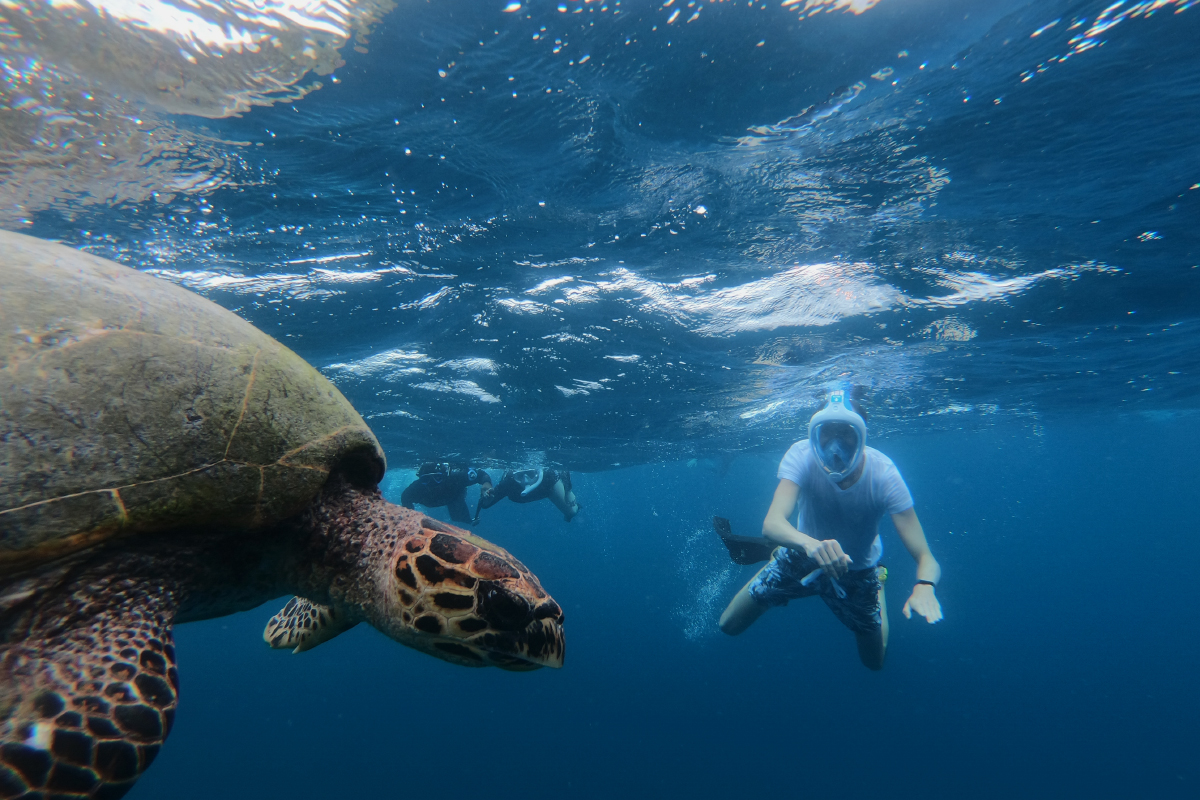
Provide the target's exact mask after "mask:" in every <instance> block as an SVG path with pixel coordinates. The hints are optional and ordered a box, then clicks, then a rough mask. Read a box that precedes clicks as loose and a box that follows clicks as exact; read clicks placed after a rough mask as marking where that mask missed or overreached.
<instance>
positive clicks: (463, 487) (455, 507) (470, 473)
mask: <svg viewBox="0 0 1200 800" xmlns="http://www.w3.org/2000/svg"><path fill="white" fill-rule="evenodd" d="M491 482H492V478H491V476H490V475H488V474H487V473H486V472H484V471H483V470H481V469H471V468H469V467H453V468H449V467H448V466H447V465H445V464H438V465H436V466H434V467H432V468H428V467H422V468H421V472H420V474H419V475H418V476H417V479H416V480H415V481H413V482H412V483H410V484H409V485H408V487H407V488H405V490H404V492H403V494H401V495H400V505H402V506H404V507H405V508H412V507H413V504H414V503H420V504H421V505H423V506H428V507H430V508H436V507H437V506H446V508H447V509H448V510H449V511H450V519H452V520H454V521H455V522H470V521H471V512H470V510H469V509H468V508H467V487H468V486H471V485H472V484H476V483H482V484H491Z"/></svg>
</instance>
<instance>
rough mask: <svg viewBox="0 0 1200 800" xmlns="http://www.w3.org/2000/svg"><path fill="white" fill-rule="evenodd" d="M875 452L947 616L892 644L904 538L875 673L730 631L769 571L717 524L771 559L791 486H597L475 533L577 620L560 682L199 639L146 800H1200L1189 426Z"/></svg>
mask: <svg viewBox="0 0 1200 800" xmlns="http://www.w3.org/2000/svg"><path fill="white" fill-rule="evenodd" d="M1148 439H1149V440H1150V441H1151V442H1156V443H1159V445H1161V443H1162V442H1164V441H1170V442H1172V443H1173V444H1172V445H1171V446H1168V447H1160V448H1159V449H1157V451H1156V452H1158V453H1160V454H1161V456H1162V460H1161V461H1159V462H1158V463H1159V464H1160V465H1161V470H1162V471H1161V474H1151V473H1149V472H1143V471H1140V470H1138V469H1137V468H1136V467H1134V466H1132V464H1131V462H1133V461H1136V460H1137V455H1138V454H1140V453H1144V452H1145V449H1144V448H1145V447H1146V443H1147V440H1148ZM878 446H879V447H880V448H881V449H883V450H884V451H885V452H887V453H889V454H891V456H892V457H893V458H894V459H895V461H896V463H897V465H898V466H899V467H900V469H901V470H902V471H903V472H904V474H905V475H906V477H907V479H908V482H909V485H910V486H911V488H912V491H913V494H914V496H915V498H916V502H917V510H918V513H919V514H920V516H921V518H922V520H923V522H924V524H925V527H926V530H927V531H929V534H930V543H931V546H932V548H933V550H934V552H935V553H936V554H937V556H938V558H939V559H940V560H941V562H942V564H943V566H944V568H945V579H944V582H943V585H942V587H940V588H939V590H938V593H939V595H940V596H941V599H942V602H943V604H944V608H945V611H946V619H945V620H944V621H943V622H941V623H940V624H938V625H937V626H929V625H927V624H926V623H924V622H923V621H916V620H905V619H903V618H902V617H901V616H900V615H899V613H898V612H899V610H900V606H901V604H902V603H903V601H904V598H905V597H906V596H907V590H908V587H909V586H911V584H912V581H913V579H914V568H913V564H912V561H911V559H909V558H908V556H907V555H906V554H905V553H904V551H903V548H902V546H901V545H900V543H899V541H898V540H897V538H896V537H895V535H894V533H892V532H891V531H890V530H887V532H886V533H885V536H884V538H885V554H884V562H885V563H886V564H888V565H889V569H890V585H889V587H888V598H889V603H890V604H891V626H892V627H891V642H890V646H889V654H888V663H887V665H886V668H885V669H884V671H883V672H881V673H871V672H869V671H868V670H866V669H865V668H864V667H862V665H861V664H859V662H858V658H857V655H856V652H855V648H854V640H853V637H852V636H851V635H850V634H849V633H848V632H847V631H846V630H845V629H844V628H842V626H841V625H840V624H839V623H838V622H837V621H836V620H835V619H834V618H833V616H832V615H831V614H830V613H829V612H828V611H827V610H826V608H825V607H824V605H823V604H821V603H820V602H819V601H818V600H816V599H810V600H807V601H799V602H795V603H792V604H791V605H790V606H788V607H787V608H784V609H777V610H773V611H771V612H769V613H768V614H767V615H766V616H765V617H764V618H763V619H762V620H761V621H760V622H759V623H757V624H756V625H755V626H754V627H753V628H752V629H751V630H750V631H748V632H747V633H746V634H744V635H742V636H741V637H738V638H736V639H734V638H729V637H726V636H724V635H722V634H720V633H718V632H717V631H716V627H715V626H716V617H717V615H718V614H719V611H720V609H721V608H722V607H723V606H724V603H725V602H726V600H727V598H728V597H729V596H731V595H732V593H733V592H734V591H735V590H736V589H737V588H738V586H740V585H741V583H742V582H744V581H745V580H747V579H748V578H749V576H750V575H751V574H752V573H753V568H750V567H733V566H732V565H730V563H729V562H728V559H727V557H726V555H725V553H724V549H723V548H722V547H721V545H720V543H719V542H718V541H717V539H716V536H715V535H714V534H713V532H712V528H711V516H712V515H713V514H714V513H717V514H723V515H726V516H728V517H729V518H730V519H731V521H732V523H733V526H734V530H735V531H741V532H743V533H750V532H752V531H753V530H756V529H757V528H758V526H759V525H761V518H762V515H763V513H764V509H765V507H766V505H767V504H768V502H769V499H770V494H771V491H772V489H773V485H774V480H773V477H774V469H775V463H773V462H772V461H770V460H768V459H766V458H762V457H758V456H748V457H739V458H737V459H735V460H734V461H733V463H732V464H731V465H730V467H729V469H728V471H726V472H722V470H721V468H720V466H719V465H718V464H715V463H713V462H707V461H700V462H698V463H697V464H696V465H695V466H694V467H688V466H686V465H685V464H683V463H667V464H654V465H643V466H639V467H633V468H627V469H620V470H614V471H609V472H603V473H594V474H588V475H577V476H576V478H575V483H576V491H577V492H578V493H579V496H580V498H581V500H582V501H583V502H584V504H585V509H584V511H583V512H581V514H580V515H579V517H578V518H576V519H575V520H574V521H573V522H571V523H570V524H566V523H563V522H562V520H561V517H560V516H559V515H558V514H556V513H555V512H554V511H553V509H552V508H550V506H549V504H546V503H542V504H536V505H533V506H527V507H524V508H522V507H518V506H514V505H511V504H501V505H499V506H496V507H495V508H494V509H492V510H491V511H490V512H488V513H487V515H486V516H485V518H484V522H483V523H482V524H481V526H480V532H481V533H484V534H485V535H487V536H488V537H490V538H492V539H493V540H494V541H496V542H498V543H500V544H502V545H503V546H505V547H507V548H510V549H511V550H512V551H514V552H517V553H521V554H522V558H523V559H524V560H525V561H526V563H527V564H528V565H529V566H530V568H531V569H533V570H534V571H535V572H536V573H537V574H538V575H539V576H540V577H541V578H542V580H543V581H544V582H545V585H546V586H548V587H550V588H551V590H552V591H553V593H554V595H555V597H556V598H557V599H558V600H559V601H560V602H561V603H562V604H563V606H564V609H565V611H566V615H567V631H568V651H567V662H566V666H565V667H564V669H563V670H562V671H559V672H549V671H547V670H541V671H539V672H535V673H521V674H510V673H502V672H500V671H498V670H486V671H485V670H479V671H474V670H466V669H462V668H458V667H454V666H451V665H448V664H443V663H441V662H437V661H434V660H433V659H430V658H428V657H426V656H422V655H420V654H418V653H416V652H413V651H409V650H405V649H404V648H401V647H399V646H397V645H396V644H394V643H392V642H390V641H388V640H387V639H385V638H384V637H382V636H381V635H379V634H378V633H376V632H374V631H373V630H368V629H365V628H363V629H356V630H354V631H352V632H350V633H349V634H345V635H343V636H342V637H341V638H339V639H337V640H335V641H333V642H331V643H328V644H325V645H322V646H321V647H319V648H317V649H316V650H313V651H310V652H308V653H304V654H302V655H295V656H293V655H291V654H289V653H286V652H273V651H269V650H267V649H266V648H265V647H261V646H259V645H258V637H259V635H260V632H261V629H262V625H263V623H264V621H265V619H266V618H267V616H268V615H269V613H270V612H273V611H274V610H275V609H274V608H273V607H266V608H263V609H261V610H260V611H258V612H251V613H246V614H240V615H237V616H234V617H229V618H225V619H220V620H214V621H211V622H205V623H196V624H192V625H185V626H182V627H180V628H179V629H178V631H177V643H178V647H179V658H180V663H181V669H182V670H183V675H184V677H183V681H184V682H183V700H182V702H181V705H180V712H179V716H178V722H177V723H176V728H175V730H174V732H173V733H172V734H171V741H170V745H169V746H168V747H166V748H164V749H163V751H162V754H161V756H160V757H159V761H158V762H157V763H156V764H155V765H154V768H153V769H151V770H150V771H149V772H148V773H147V775H146V777H144V778H143V779H142V781H141V783H139V785H138V787H137V788H136V790H135V793H136V796H138V797H147V798H150V797H173V798H202V797H239V798H240V797H246V798H250V797H297V798H318V797H343V796H350V795H354V796H367V797H396V796H401V797H422V798H424V797H430V798H432V797H446V796H476V795H478V796H487V797H495V798H527V799H528V800H536V799H537V798H559V797H579V798H605V797H615V796H620V797H637V798H643V797H646V798H648V797H705V798H708V797H713V798H716V797H741V796H746V795H749V794H754V795H759V794H761V795H764V796H778V795H784V796H795V795H808V794H813V795H826V796H839V797H880V796H882V797H895V798H927V797H943V798H950V797H973V798H1002V797H1013V796H1020V797H1045V798H1057V797H1095V798H1109V797H1111V798H1117V797H1164V798H1165V797H1194V796H1195V793H1196V787H1197V781H1198V780H1200V775H1198V774H1197V771H1196V769H1195V766H1194V759H1193V758H1192V754H1193V753H1194V749H1195V743H1196V719H1197V715H1198V714H1200V701H1198V699H1197V695H1196V692H1195V691H1194V685H1193V684H1194V680H1193V678H1194V675H1193V670H1192V664H1194V663H1195V660H1196V658H1197V657H1198V656H1200V647H1198V645H1197V643H1196V642H1197V639H1196V636H1195V622H1194V619H1193V617H1194V612H1193V610H1192V609H1193V603H1194V590H1193V586H1194V573H1195V564H1196V561H1197V558H1198V557H1200V545H1198V544H1197V540H1196V537H1195V536H1193V535H1192V531H1193V530H1194V514H1193V512H1192V511H1191V509H1190V507H1189V506H1190V503H1188V502H1186V499H1185V498H1188V497H1194V496H1195V488H1196V484H1195V476H1194V473H1193V471H1192V467H1191V464H1192V462H1193V460H1194V459H1193V458H1192V456H1191V454H1192V453H1193V452H1194V451H1195V449H1196V447H1198V446H1200V429H1198V427H1197V425H1196V421H1195V418H1194V417H1184V418H1162V419H1158V420H1152V421H1144V420H1143V421H1138V422H1136V423H1134V422H1129V421H1122V422H1114V421H1113V420H1111V419H1098V418H1092V419H1082V420H1078V421H1075V422H1072V423H1063V424H1055V425H1048V426H1045V427H1044V428H1039V429H1037V430H1032V429H1030V428H1029V427H1024V428H1023V427H1019V426H1015V425H1014V426H1011V427H1007V428H1003V429H996V430H992V431H988V432H985V433H977V434H973V435H970V436H964V435H959V434H947V433H942V434H921V435H913V436H895V437H889V438H888V439H887V440H886V441H881V442H878ZM782 449H783V444H782V442H781V445H780V450H781V451H782ZM389 477H393V476H389ZM389 485H390V486H397V485H399V484H397V483H392V484H389ZM443 518H444V517H443Z"/></svg>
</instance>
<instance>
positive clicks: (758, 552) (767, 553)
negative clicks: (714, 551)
mask: <svg viewBox="0 0 1200 800" xmlns="http://www.w3.org/2000/svg"><path fill="white" fill-rule="evenodd" d="M713 528H714V529H716V531H717V535H718V536H720V537H721V541H722V542H724V543H725V546H726V547H727V548H729V558H730V559H731V560H732V561H733V563H735V564H757V563H758V562H760V561H766V560H767V559H769V558H770V557H771V553H773V552H775V545H773V544H771V543H770V542H769V541H767V540H766V539H764V538H763V537H761V536H734V535H733V529H732V528H730V527H729V520H727V519H725V518H724V517H713Z"/></svg>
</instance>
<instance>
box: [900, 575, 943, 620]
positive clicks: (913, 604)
mask: <svg viewBox="0 0 1200 800" xmlns="http://www.w3.org/2000/svg"><path fill="white" fill-rule="evenodd" d="M914 611H915V612H917V614H918V615H919V616H922V617H924V618H925V621H926V622H928V623H929V624H930V625H932V624H933V623H935V622H937V621H938V620H940V619H941V618H942V604H941V603H939V602H938V599H937V595H935V594H934V593H933V587H932V586H930V585H929V584H926V583H918V584H917V585H916V586H914V587H913V591H912V595H911V596H910V597H909V598H908V602H906V603H905V604H904V610H903V611H901V612H900V613H902V614H904V618H905V619H912V612H914Z"/></svg>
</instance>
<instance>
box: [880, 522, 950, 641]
mask: <svg viewBox="0 0 1200 800" xmlns="http://www.w3.org/2000/svg"><path fill="white" fill-rule="evenodd" d="M892 524H894V525H895V526H896V533H898V534H900V541H902V542H904V546H905V547H906V548H907V549H908V552H909V553H910V554H911V555H912V557H913V560H915V561H916V562H917V580H919V581H932V582H933V583H937V582H938V581H940V580H941V579H942V567H941V565H939V564H938V562H937V559H935V558H934V557H933V553H931V552H929V542H927V541H926V540H925V529H924V528H922V527H921V520H919V519H917V511H916V509H914V508H908V509H905V510H904V511H901V512H899V513H896V514H892ZM914 611H915V612H917V614H919V615H920V616H922V617H924V618H925V621H926V622H929V623H934V622H937V621H938V620H940V619H941V618H942V604H941V603H939V602H938V599H937V595H936V594H934V591H933V587H932V586H930V585H928V584H925V583H918V584H917V585H916V586H914V587H913V590H912V595H911V596H910V597H909V598H908V601H907V602H906V603H905V604H904V610H903V611H902V612H901V613H903V614H904V618H905V619H911V618H912V612H914Z"/></svg>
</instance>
